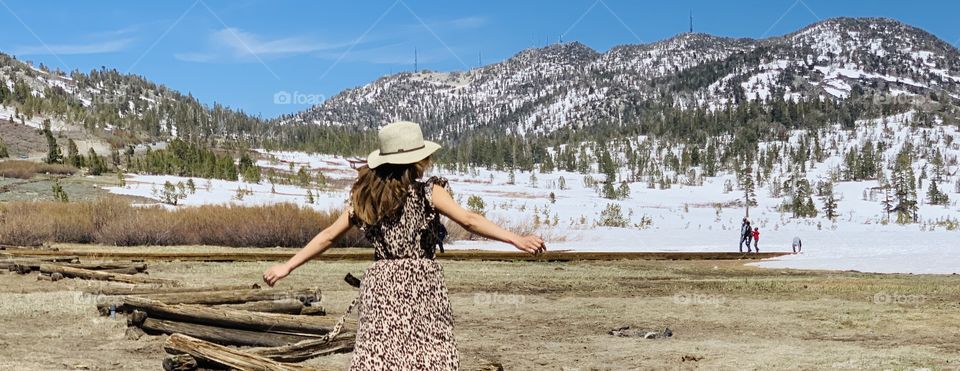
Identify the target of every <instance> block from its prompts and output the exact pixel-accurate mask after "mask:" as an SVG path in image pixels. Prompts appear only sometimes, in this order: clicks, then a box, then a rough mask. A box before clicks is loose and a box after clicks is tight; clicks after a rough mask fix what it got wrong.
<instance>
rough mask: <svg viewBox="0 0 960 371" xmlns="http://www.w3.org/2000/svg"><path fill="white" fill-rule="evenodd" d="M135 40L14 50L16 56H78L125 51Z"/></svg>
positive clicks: (42, 46) (31, 46) (23, 47)
mask: <svg viewBox="0 0 960 371" xmlns="http://www.w3.org/2000/svg"><path fill="white" fill-rule="evenodd" d="M132 42H133V39H119V40H110V41H102V42H96V43H88V44H46V45H30V46H19V47H16V48H14V49H13V54H15V55H52V54H55V55H77V54H102V53H112V52H117V51H120V50H123V49H124V48H126V47H127V46H128V45H130V44H131V43H132Z"/></svg>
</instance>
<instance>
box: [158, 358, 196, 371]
mask: <svg viewBox="0 0 960 371" xmlns="http://www.w3.org/2000/svg"><path fill="white" fill-rule="evenodd" d="M163 369H164V371H192V370H196V369H197V359H196V358H193V356H191V355H189V354H170V355H168V356H167V357H166V358H164V359H163Z"/></svg>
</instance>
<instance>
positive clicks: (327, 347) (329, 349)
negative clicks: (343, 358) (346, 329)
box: [248, 333, 356, 362]
mask: <svg viewBox="0 0 960 371" xmlns="http://www.w3.org/2000/svg"><path fill="white" fill-rule="evenodd" d="M355 342H356V334H353V333H341V334H340V335H338V336H337V337H336V338H333V339H330V340H329V341H325V340H306V341H301V342H298V343H294V344H289V345H281V346H277V347H270V348H251V349H248V351H249V352H250V353H252V354H256V355H259V356H262V357H267V358H270V359H272V360H274V361H280V362H303V361H306V360H308V359H311V358H315V357H321V356H325V355H330V354H335V353H347V352H352V351H353V347H354V345H355Z"/></svg>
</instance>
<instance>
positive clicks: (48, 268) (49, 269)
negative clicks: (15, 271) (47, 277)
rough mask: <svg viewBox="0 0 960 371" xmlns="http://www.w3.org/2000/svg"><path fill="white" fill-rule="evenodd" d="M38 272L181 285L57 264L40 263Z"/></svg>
mask: <svg viewBox="0 0 960 371" xmlns="http://www.w3.org/2000/svg"><path fill="white" fill-rule="evenodd" d="M40 272H42V273H47V274H52V273H60V274H62V275H63V276H64V277H72V278H82V279H89V280H101V281H114V282H127V283H156V284H161V285H168V286H180V285H182V283H181V282H180V281H176V280H168V279H163V278H149V277H141V276H134V275H130V274H120V273H109V272H101V271H94V270H89V269H82V268H73V267H67V266H63V265H58V264H41V265H40Z"/></svg>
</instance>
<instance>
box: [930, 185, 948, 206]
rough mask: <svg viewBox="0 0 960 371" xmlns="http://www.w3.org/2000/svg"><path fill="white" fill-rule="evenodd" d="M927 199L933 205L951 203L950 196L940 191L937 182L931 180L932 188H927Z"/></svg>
mask: <svg viewBox="0 0 960 371" xmlns="http://www.w3.org/2000/svg"><path fill="white" fill-rule="evenodd" d="M927 201H928V202H930V204H931V205H947V204H949V203H950V196H947V194H946V193H944V192H942V191H940V189H939V188H938V187H937V182H930V189H928V190H927Z"/></svg>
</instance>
